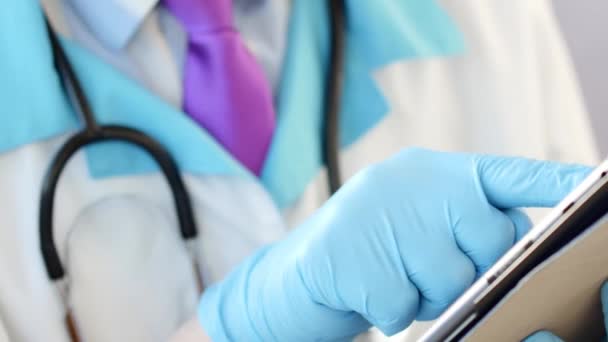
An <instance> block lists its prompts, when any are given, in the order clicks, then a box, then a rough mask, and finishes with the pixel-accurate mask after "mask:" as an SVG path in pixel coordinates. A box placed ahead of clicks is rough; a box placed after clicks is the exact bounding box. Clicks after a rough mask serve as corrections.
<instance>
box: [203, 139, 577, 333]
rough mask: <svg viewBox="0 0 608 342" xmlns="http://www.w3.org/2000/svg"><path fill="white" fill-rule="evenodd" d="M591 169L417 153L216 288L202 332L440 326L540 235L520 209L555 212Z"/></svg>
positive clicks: (359, 180) (377, 173)
mask: <svg viewBox="0 0 608 342" xmlns="http://www.w3.org/2000/svg"><path fill="white" fill-rule="evenodd" d="M588 171H589V169H588V168H586V167H583V166H576V165H563V164H557V163H551V162H541V161H533V160H527V159H520V158H502V157H493V156H482V155H473V154H450V153H440V152H432V151H427V150H422V149H407V150H405V151H403V152H401V153H399V154H398V155H396V156H395V157H393V158H391V159H389V160H387V161H386V162H383V163H380V164H377V165H374V166H371V167H369V168H367V169H366V170H364V171H362V172H360V173H359V174H358V175H356V176H355V177H354V178H353V179H352V180H350V181H349V182H348V183H347V184H345V185H344V186H343V187H342V189H341V190H340V191H338V192H337V193H336V194H335V195H334V196H333V197H332V198H331V199H330V200H329V201H328V202H327V203H326V204H325V205H324V206H323V207H322V208H321V209H319V210H318V211H317V212H316V213H315V214H314V215H313V216H312V217H311V218H310V219H308V221H306V222H305V223H303V224H302V225H301V226H299V227H298V228H297V229H295V230H294V231H293V232H292V233H291V234H290V235H289V236H288V237H287V238H286V239H285V240H283V241H281V242H279V243H276V244H274V245H271V246H269V247H267V248H264V249H263V250H261V251H259V252H258V253H257V254H256V255H254V256H253V257H251V258H250V259H248V260H247V261H246V262H244V263H243V264H241V266H240V267H238V268H237V269H236V270H235V271H233V272H232V273H231V274H230V275H229V276H228V278H227V279H225V280H224V281H223V282H221V283H220V284H217V285H215V286H213V287H211V288H209V289H208V290H207V292H206V293H205V294H204V295H203V298H202V300H201V303H200V306H199V318H200V321H201V324H202V325H203V327H204V328H205V330H206V331H207V333H208V334H209V335H210V337H211V338H212V339H213V341H215V342H220V341H228V340H230V341H254V340H259V341H301V340H305V341H312V340H315V341H317V340H342V339H344V340H346V339H350V338H352V337H353V336H354V335H356V334H358V333H360V332H362V331H365V330H366V329H368V328H369V326H370V324H372V325H375V326H377V327H378V328H380V329H381V330H382V331H383V332H384V333H385V334H387V335H391V334H394V333H396V332H399V331H400V330H402V329H404V328H405V327H407V326H408V325H409V324H410V323H411V322H412V320H414V319H415V318H417V319H419V320H428V319H433V318H435V317H437V316H438V315H439V314H440V313H441V312H442V311H443V310H444V309H445V308H446V307H447V306H448V305H449V304H451V303H452V301H454V300H455V299H456V298H457V297H458V296H459V295H460V294H461V293H462V292H463V291H464V290H465V289H466V288H467V287H468V286H470V285H471V283H472V282H473V281H474V280H475V278H476V277H478V276H479V275H480V274H481V273H482V272H484V271H485V270H487V268H488V267H490V266H491V265H492V264H493V263H494V262H495V261H496V260H497V259H498V258H499V257H500V256H501V255H502V254H503V253H504V252H505V251H506V250H507V249H508V248H509V247H511V246H512V245H513V243H514V241H515V240H516V239H517V238H518V237H520V236H521V235H522V234H524V232H525V231H526V230H527V229H528V228H529V224H530V223H529V220H528V219H527V217H526V216H525V215H524V214H523V213H521V212H519V211H516V210H512V209H511V208H518V207H530V206H553V205H555V204H556V203H557V202H558V201H559V200H560V199H562V198H563V197H564V196H565V195H566V194H567V193H568V192H569V191H571V190H572V189H573V187H574V186H575V185H576V184H578V183H579V181H580V180H582V179H583V178H584V177H585V176H586V175H587V173H588ZM261 214H262V215H263V213H261ZM235 215H238V208H235Z"/></svg>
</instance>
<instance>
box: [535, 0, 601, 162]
mask: <svg viewBox="0 0 608 342" xmlns="http://www.w3.org/2000/svg"><path fill="white" fill-rule="evenodd" d="M530 1H533V0H530ZM553 3H554V6H555V11H556V14H557V17H558V19H559V21H560V24H561V26H562V31H563V33H564V36H565V38H566V42H567V43H568V46H569V47H570V54H571V55H572V57H573V59H574V63H575V66H576V70H577V73H578V77H579V80H580V83H581V86H582V89H583V95H584V97H585V102H586V103H587V108H588V110H589V112H590V113H591V116H592V121H593V126H594V129H595V136H596V140H597V141H598V143H599V144H600V150H601V152H602V153H603V155H604V156H605V155H607V154H608V115H606V114H605V113H606V109H608V38H607V35H608V1H607V0H553Z"/></svg>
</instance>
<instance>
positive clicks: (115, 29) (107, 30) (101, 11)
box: [67, 0, 158, 50]
mask: <svg viewBox="0 0 608 342" xmlns="http://www.w3.org/2000/svg"><path fill="white" fill-rule="evenodd" d="M67 2H68V4H69V5H71V6H72V8H73V9H74V11H75V12H76V14H77V15H78V16H79V17H80V18H81V19H82V20H83V22H85V23H86V25H87V26H88V28H89V29H90V30H91V32H92V33H93V34H94V35H95V36H96V38H97V39H99V41H101V42H102V43H103V44H104V45H106V46H108V47H110V48H112V49H114V50H119V49H122V48H123V47H125V45H126V44H127V43H128V42H129V40H130V39H131V37H132V36H133V35H134V34H135V32H137V29H138V28H139V26H140V24H141V23H142V22H143V20H144V18H145V17H146V16H147V15H148V14H149V13H150V11H151V10H152V9H153V8H154V6H155V5H156V4H157V3H158V0H67Z"/></svg>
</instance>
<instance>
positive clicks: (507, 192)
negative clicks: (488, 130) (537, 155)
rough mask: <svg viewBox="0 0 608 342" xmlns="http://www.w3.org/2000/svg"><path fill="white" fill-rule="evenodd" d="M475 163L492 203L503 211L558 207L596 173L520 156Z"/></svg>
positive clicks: (581, 166)
mask: <svg viewBox="0 0 608 342" xmlns="http://www.w3.org/2000/svg"><path fill="white" fill-rule="evenodd" d="M475 161H476V164H475V166H476V167H477V172H478V175H479V180H480V182H481V186H482V187H483V190H484V192H485V194H486V197H487V198H488V201H489V202H490V204H492V205H493V206H494V207H496V208H500V209H507V208H521V207H552V206H555V205H556V204H557V203H559V201H561V200H562V199H563V198H564V197H565V196H566V195H567V194H568V193H569V192H571V191H572V190H573V189H574V188H575V187H576V186H577V185H578V184H579V183H580V182H581V181H582V180H583V179H585V177H587V175H589V173H590V172H591V170H592V169H591V168H590V167H588V166H584V165H578V164H563V163H557V162H550V161H539V160H532V159H526V158H516V157H494V156H479V157H477V158H476V159H475Z"/></svg>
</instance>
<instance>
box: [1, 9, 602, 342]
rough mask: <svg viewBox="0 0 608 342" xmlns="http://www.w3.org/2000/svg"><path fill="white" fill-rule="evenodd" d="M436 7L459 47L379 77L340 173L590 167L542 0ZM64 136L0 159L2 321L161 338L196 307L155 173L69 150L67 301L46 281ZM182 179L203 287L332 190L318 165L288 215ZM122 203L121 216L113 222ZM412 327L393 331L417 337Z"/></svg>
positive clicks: (60, 208) (232, 188)
mask: <svg viewBox="0 0 608 342" xmlns="http://www.w3.org/2000/svg"><path fill="white" fill-rule="evenodd" d="M441 2H442V4H443V6H444V7H445V8H446V9H447V10H448V11H449V13H450V14H451V15H452V16H453V17H454V18H455V20H456V21H457V24H458V25H459V28H460V29H461V30H462V31H463V32H464V34H465V39H466V44H467V52H465V53H464V54H463V55H461V56H456V57H442V58H435V59H424V60H416V61H407V62H402V63H395V64H393V65H390V66H388V67H386V68H384V69H382V70H379V71H378V72H377V74H376V75H375V77H376V80H377V81H378V83H379V84H380V86H381V89H382V90H383V92H384V93H385V95H386V96H387V98H388V99H389V103H390V105H391V112H390V114H389V115H387V116H386V117H385V118H384V119H383V120H382V121H381V122H380V123H379V124H378V125H377V126H375V127H374V128H373V129H371V130H370V131H369V132H367V133H366V134H365V135H364V136H363V137H362V139H360V140H359V141H358V142H356V143H354V144H353V145H351V146H350V147H348V148H347V149H346V150H344V151H343V153H342V155H341V162H342V168H343V172H344V178H348V177H350V176H351V175H353V174H354V173H355V172H357V171H358V170H360V169H361V168H363V167H364V166H366V165H368V164H369V163H372V162H376V161H380V160H382V159H383V158H385V157H387V156H389V155H390V154H392V153H394V152H396V151H398V150H399V149H401V148H402V147H405V146H410V145H419V146H425V147H429V148H435V149H442V150H453V151H475V152H485V153H498V154H514V155H524V156H528V157H535V158H544V159H557V160H564V161H577V162H585V163H593V162H595V161H597V151H596V148H595V145H594V141H593V138H592V136H591V129H590V123H589V118H588V116H587V114H586V112H585V109H584V106H583V105H582V102H581V98H580V94H579V90H578V87H577V85H576V80H575V77H574V74H573V71H572V67H571V64H570V62H569V59H568V56H567V53H566V51H565V49H564V46H563V42H562V40H561V38H560V35H559V32H558V30H557V27H556V24H555V22H554V19H553V16H552V13H551V8H550V4H549V3H548V1H528V0H514V1H509V2H504V1H501V0H468V1H461V0H443V1H441ZM65 138H66V137H65V136H61V137H55V138H51V139H47V140H44V141H39V142H37V143H33V144H30V145H27V146H23V147H20V148H17V149H15V150H12V151H10V152H8V153H4V154H1V155H0V189H1V190H2V191H0V207H1V208H2V212H3V214H2V215H0V243H1V244H2V246H1V247H0V316H1V317H3V319H4V322H5V324H6V329H7V333H8V335H9V336H10V337H11V338H12V340H14V341H42V340H44V341H67V335H66V332H65V329H64V325H63V321H62V320H63V314H64V311H65V307H66V305H67V304H69V305H70V306H71V307H72V308H73V309H74V311H75V313H76V316H77V321H78V322H80V323H79V325H80V327H81V330H82V331H81V333H82V335H83V336H84V337H85V338H86V340H90V341H96V340H99V341H101V340H103V338H105V339H106V340H107V339H112V340H131V341H135V340H141V341H144V340H145V341H152V340H159V341H160V340H162V339H163V338H164V337H165V336H167V335H168V334H170V332H171V331H172V330H174V329H175V327H177V325H179V323H180V322H181V321H183V319H184V317H186V316H188V315H190V314H192V313H193V310H194V308H195V305H196V302H195V298H196V289H195V281H194V280H193V277H194V276H193V274H192V268H191V265H190V264H189V263H188V261H187V260H189V259H188V253H187V251H186V249H185V247H184V245H183V244H182V243H181V240H180V239H179V237H178V236H177V231H178V230H177V226H176V218H175V215H174V212H173V209H172V205H173V203H172V202H171V197H170V195H169V192H168V189H167V187H166V186H165V185H164V181H163V179H162V177H161V176H160V175H159V174H154V175H145V176H142V175H138V176H128V177H116V178H111V179H105V180H102V181H99V180H96V181H92V180H91V179H90V178H89V176H88V174H87V172H86V165H85V161H84V158H83V155H82V153H80V154H78V155H77V156H76V157H75V158H74V159H73V160H72V161H71V162H70V164H69V165H68V168H67V169H66V171H65V173H64V174H63V176H62V179H61V182H60V184H59V190H58V193H57V197H56V198H57V201H56V203H57V205H56V213H55V227H56V229H55V241H56V244H57V246H58V247H59V250H60V251H61V257H62V260H64V264H65V265H66V266H67V272H68V274H69V280H70V291H69V292H68V293H69V297H68V299H67V300H63V299H62V298H61V297H60V295H59V294H58V291H57V288H56V287H55V286H54V285H52V284H51V283H49V282H48V280H47V277H46V274H45V270H44V267H43V264H42V259H41V257H40V253H39V248H38V232H37V227H38V226H37V213H38V202H37V200H38V196H39V194H40V182H41V179H42V176H43V174H44V172H45V170H46V167H47V165H48V163H49V161H50V158H51V156H52V154H53V152H54V151H56V149H57V147H58V146H59V144H61V143H62V142H63V141H64V140H65ZM185 178H186V184H187V186H188V189H189V192H190V193H191V195H192V197H193V203H194V210H195V213H196V215H197V219H198V222H199V226H200V229H201V233H200V236H201V237H200V241H199V247H202V248H199V251H200V252H199V253H200V254H199V255H198V257H197V260H198V261H199V263H200V264H201V265H202V267H201V268H202V270H203V278H204V280H205V281H207V282H211V281H214V280H217V279H220V278H221V277H222V276H223V275H224V274H225V273H226V272H227V271H229V270H230V269H231V268H232V267H233V266H234V265H235V264H236V263H238V261H240V260H241V259H242V258H243V257H244V256H245V255H247V254H248V253H250V252H251V251H252V250H253V249H255V248H256V247H258V246H260V245H262V244H265V243H268V242H270V241H273V240H275V239H278V238H280V237H281V236H282V235H283V234H284V232H285V229H286V227H293V226H294V225H296V224H297V223H298V222H301V221H302V220H303V219H305V218H306V217H307V216H308V215H310V213H311V212H313V211H314V210H315V209H316V208H317V207H319V206H320V205H321V204H322V203H323V202H324V200H325V199H326V197H327V190H326V181H325V175H324V171H323V170H320V171H319V174H318V175H317V177H316V178H315V179H314V180H313V181H312V182H311V183H310V184H309V186H308V188H307V189H306V191H305V193H304V194H303V195H302V196H301V197H300V199H299V200H298V201H297V203H296V204H295V205H294V206H292V207H291V208H288V209H286V210H284V211H283V212H280V211H279V210H278V209H277V208H276V206H274V204H273V203H272V201H271V199H270V197H269V196H268V194H267V193H266V192H265V190H264V189H263V188H262V187H261V186H260V185H259V184H258V183H257V182H255V181H253V180H251V179H243V178H239V177H236V176H194V175H189V174H187V175H185ZM134 198H136V199H140V200H133V199H134ZM143 199H145V200H143ZM125 207H126V208H127V209H125ZM125 210H126V211H128V212H129V213H131V215H130V219H129V220H122V219H121V220H117V218H122V215H121V213H123V211H125ZM111 213H114V214H111ZM152 222H154V224H153V223H152ZM139 224H143V225H146V226H148V227H144V228H142V227H141V226H140V225H139ZM102 228H104V229H103V230H102ZM110 232H111V233H110ZM136 243H139V245H137V244H136ZM129 246H133V247H132V248H129ZM142 246H149V247H148V248H143V247H142ZM155 265H156V266H157V267H153V266H155ZM133 274H136V275H137V276H136V277H131V275H133ZM145 284H147V285H148V286H146V285H145ZM100 314H101V315H102V316H101V317H103V319H100V316H99V315H100ZM159 317H162V319H160V318H159ZM142 326H147V327H151V326H154V329H152V330H153V331H152V330H146V329H141V328H139V327H142ZM421 329H422V328H420V329H418V328H417V327H414V328H413V329H410V330H409V331H407V332H406V333H405V335H402V336H401V337H398V339H399V338H403V336H409V337H410V338H411V337H415V336H417V334H418V332H419V331H420V330H421ZM372 335H373V334H372ZM375 338H380V337H375Z"/></svg>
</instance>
